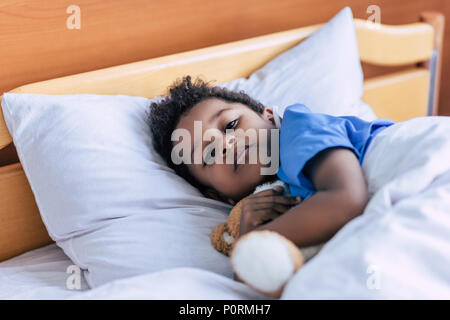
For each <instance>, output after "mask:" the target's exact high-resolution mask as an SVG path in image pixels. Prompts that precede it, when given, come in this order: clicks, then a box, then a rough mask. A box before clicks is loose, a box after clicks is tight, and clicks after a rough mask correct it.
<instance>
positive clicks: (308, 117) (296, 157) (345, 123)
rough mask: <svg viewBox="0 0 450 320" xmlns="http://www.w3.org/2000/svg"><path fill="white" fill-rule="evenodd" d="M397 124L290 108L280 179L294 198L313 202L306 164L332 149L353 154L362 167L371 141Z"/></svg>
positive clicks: (283, 137)
mask: <svg viewBox="0 0 450 320" xmlns="http://www.w3.org/2000/svg"><path fill="white" fill-rule="evenodd" d="M394 123H395V122H394V121H392V120H387V119H376V120H374V121H371V122H368V121H364V120H362V119H360V118H357V117H354V116H343V117H334V116H330V115H327V114H321V113H312V112H311V111H310V110H309V109H308V108H307V107H306V106H304V105H302V104H294V105H291V106H289V107H287V108H286V110H285V112H284V116H283V121H282V123H281V130H280V168H279V169H278V172H277V175H278V177H279V178H280V179H281V180H283V181H284V182H286V183H287V184H288V185H289V189H290V192H291V195H292V196H301V197H302V198H303V199H307V198H309V197H310V196H311V195H313V194H314V193H315V192H316V190H315V188H314V185H313V183H312V182H311V181H310V180H309V179H308V178H307V177H306V176H305V175H304V173H303V172H302V171H303V168H304V166H305V164H306V163H307V162H308V161H309V160H310V159H312V158H313V157H314V156H315V155H317V154H318V153H319V152H321V151H323V150H325V149H329V148H336V147H340V148H347V149H350V150H352V151H353V152H354V153H355V155H356V156H357V157H358V160H359V163H360V164H361V163H362V161H363V158H364V154H365V152H366V150H367V147H368V146H369V144H370V141H371V140H372V139H373V138H374V136H375V135H376V134H377V133H379V132H380V131H381V130H384V129H385V128H387V127H389V126H391V125H393V124H394Z"/></svg>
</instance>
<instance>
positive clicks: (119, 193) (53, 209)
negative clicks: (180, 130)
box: [2, 93, 232, 287]
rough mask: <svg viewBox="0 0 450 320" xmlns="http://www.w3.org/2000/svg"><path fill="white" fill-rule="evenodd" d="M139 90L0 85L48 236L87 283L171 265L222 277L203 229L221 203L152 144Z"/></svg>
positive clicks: (217, 219) (223, 264) (222, 208)
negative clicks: (23, 89)
mask: <svg viewBox="0 0 450 320" xmlns="http://www.w3.org/2000/svg"><path fill="white" fill-rule="evenodd" d="M149 101H150V100H148V99H145V98H141V97H129V96H123V95H117V96H108V95H37V94H13V93H5V94H4V95H3V99H2V107H3V113H4V117H5V121H6V124H7V126H8V129H9V131H10V132H11V134H12V137H13V140H14V144H15V145H16V148H17V152H18V155H19V158H20V161H21V163H22V166H23V168H24V171H25V173H26V176H27V178H28V180H29V182H30V185H31V188H32V190H33V193H34V196H35V198H36V202H37V205H38V207H39V210H40V213H41V216H42V219H43V221H44V223H45V226H46V227H47V230H48V232H49V234H50V236H51V237H52V239H53V240H55V241H56V243H57V244H58V246H60V247H61V248H62V249H63V250H64V252H65V253H66V254H67V255H68V256H69V257H70V258H71V259H72V261H74V262H75V263H76V264H77V265H78V266H80V267H81V268H83V269H86V272H85V276H86V280H87V282H88V284H89V285H90V286H91V287H96V286H99V285H101V284H103V283H106V282H108V281H111V280H114V279H118V278H124V277H128V276H133V275H138V274H142V273H146V272H152V271H159V270H162V269H167V268H173V267H189V266H190V267H197V268H202V269H207V270H210V271H213V272H216V273H219V274H223V275H225V276H228V277H231V276H232V271H231V268H230V266H229V262H228V260H227V259H226V258H225V256H223V255H222V254H220V253H218V252H217V251H215V250H214V249H213V247H212V246H211V244H210V240H209V233H210V232H211V230H212V228H213V227H214V226H216V225H217V224H219V223H222V222H223V221H225V219H226V217H227V213H228V211H229V208H230V207H229V206H228V205H225V204H223V203H221V202H218V201H214V200H210V199H206V198H204V197H203V196H202V195H201V194H200V192H199V191H197V189H195V188H193V187H191V186H190V185H189V184H188V183H186V182H184V180H183V179H182V178H180V177H178V176H177V175H176V174H174V173H173V172H172V170H170V169H169V168H168V167H167V166H166V165H165V164H164V161H163V160H162V159H161V158H160V157H159V156H158V155H157V153H156V152H155V151H153V149H152V143H151V138H150V132H149V128H148V125H147V123H146V121H145V120H146V113H147V112H148V105H149Z"/></svg>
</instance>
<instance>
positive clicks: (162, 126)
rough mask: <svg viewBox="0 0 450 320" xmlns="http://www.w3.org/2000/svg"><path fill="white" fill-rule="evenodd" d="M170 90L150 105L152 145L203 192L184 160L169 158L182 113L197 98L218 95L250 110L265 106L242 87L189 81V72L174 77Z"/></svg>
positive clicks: (259, 109) (258, 111) (256, 110)
mask: <svg viewBox="0 0 450 320" xmlns="http://www.w3.org/2000/svg"><path fill="white" fill-rule="evenodd" d="M168 92H169V94H168V95H167V96H166V97H164V98H163V99H162V100H160V101H159V102H153V103H152V104H151V105H150V110H149V113H148V118H147V123H148V125H149V126H150V131H151V133H152V135H153V147H154V148H155V150H156V151H157V152H158V153H159V154H160V155H161V156H162V158H163V159H164V160H165V161H166V162H167V164H168V166H169V167H170V168H172V169H174V170H175V172H176V173H177V174H178V175H180V176H181V177H183V178H184V179H185V180H187V181H188V182H189V183H191V184H192V185H193V186H194V187H196V188H198V189H199V190H200V191H202V192H204V191H205V190H204V186H203V185H201V184H200V183H199V182H198V181H197V180H196V179H195V178H194V177H193V176H192V175H191V174H190V173H189V171H188V169H187V166H186V165H185V164H184V163H181V164H179V165H177V164H175V163H173V162H172V159H171V152H172V147H173V142H172V140H171V136H172V132H173V131H174V130H175V128H176V126H177V125H178V123H179V121H180V119H181V117H182V116H183V115H184V114H186V113H187V112H188V111H189V110H191V109H192V108H193V107H194V106H195V105H196V104H198V103H199V102H201V101H203V100H205V99H208V98H218V99H222V100H225V101H228V102H238V103H242V104H244V105H246V106H248V107H249V108H251V109H252V110H253V111H255V112H257V113H259V114H262V113H263V111H264V109H265V107H264V105H263V104H262V103H260V102H258V101H257V100H255V99H253V98H251V97H250V96H248V95H247V94H246V93H245V92H244V91H238V92H237V91H231V90H228V89H226V88H222V87H218V86H212V85H210V83H209V82H205V81H203V80H202V79H200V78H199V77H197V79H196V80H195V81H194V82H192V80H191V76H189V75H188V76H185V77H183V78H182V79H181V80H180V79H177V80H176V81H175V82H174V83H173V84H172V86H171V87H169V89H168Z"/></svg>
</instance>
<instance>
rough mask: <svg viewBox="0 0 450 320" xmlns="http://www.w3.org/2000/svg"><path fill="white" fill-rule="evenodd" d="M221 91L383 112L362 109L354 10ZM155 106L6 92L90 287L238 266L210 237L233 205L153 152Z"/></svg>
mask: <svg viewBox="0 0 450 320" xmlns="http://www.w3.org/2000/svg"><path fill="white" fill-rule="evenodd" d="M222 86H225V87H228V88H229V89H232V90H244V91H246V92H247V93H248V94H250V95H251V96H253V97H254V98H256V99H259V100H260V101H261V102H263V103H264V104H265V105H266V106H273V105H275V104H276V105H279V106H280V107H282V108H283V107H286V106H288V105H289V104H293V103H304V104H306V105H308V106H309V107H310V108H311V110H312V111H313V112H326V113H330V114H334V115H340V114H347V115H364V113H366V119H368V118H369V117H371V116H372V115H373V112H371V110H370V107H367V108H364V107H363V106H361V104H360V98H361V96H362V72H361V66H360V63H359V57H358V53H357V47H356V38H355V34H354V27H353V20H352V15H351V11H350V9H349V8H345V9H344V10H342V11H341V12H340V13H339V14H338V15H337V16H336V17H335V18H333V19H332V20H331V21H330V22H329V23H327V24H326V25H325V26H324V27H322V28H321V29H320V30H318V31H317V32H315V33H314V34H313V35H311V36H310V37H309V38H308V39H306V40H304V41H303V42H301V43H300V44H299V45H297V46H296V47H294V48H292V49H290V50H288V51H286V52H285V53H283V54H281V55H280V56H278V57H277V58H275V59H274V60H272V61H271V62H269V63H268V64H267V65H265V66H264V67H263V68H261V69H260V70H258V71H256V72H255V73H254V74H253V75H252V76H251V77H249V78H248V79H237V80H234V81H231V82H229V83H225V84H222ZM156 99H159V98H156ZM150 102H151V100H149V99H146V98H142V97H131V96H124V95H115V96H108V95H89V94H88V95H86V94H81V95H40V94H14V93H5V94H4V95H3V99H2V107H3V113H4V118H5V121H6V124H7V126H8V129H9V131H10V133H11V135H12V137H13V140H14V144H15V146H16V148H17V152H18V155H19V158H20V161H21V163H22V166H23V168H24V171H25V174H26V175H27V178H28V180H29V182H30V185H31V188H32V190H33V193H34V195H35V199H36V202H37V205H38V207H39V210H40V213H41V216H42V219H43V221H44V224H45V225H46V227H47V230H48V231H49V234H50V236H51V237H52V239H53V240H55V241H56V243H57V244H58V246H60V247H61V248H62V249H63V250H64V252H65V253H66V254H67V255H68V256H69V257H70V258H71V259H72V261H73V262H74V263H76V264H77V265H78V266H80V267H81V268H83V269H84V270H85V272H84V275H85V277H86V280H87V282H88V284H89V285H90V286H91V287H96V286H99V285H102V284H104V283H106V282H109V281H112V280H115V279H119V278H125V277H130V276H134V275H138V274H143V273H148V272H154V271H160V270H162V269H169V268H177V267H194V268H201V269H206V270H209V271H212V272H216V273H218V274H222V275H224V276H227V277H231V276H232V271H231V267H230V264H229V261H228V259H227V258H226V257H225V256H223V255H221V254H220V253H218V252H216V251H215V250H214V249H213V247H212V246H211V244H210V240H209V234H210V232H211V230H212V228H213V227H214V226H216V225H217V224H219V223H222V222H224V221H225V220H226V218H227V213H228V212H229V209H230V206H228V205H226V204H224V203H221V202H218V201H215V200H211V199H206V198H204V197H203V196H202V195H201V194H200V192H199V191H198V190H196V189H195V188H193V187H192V186H191V185H189V184H188V183H187V182H186V181H184V180H183V179H182V178H180V177H178V176H177V175H176V174H175V173H174V172H173V171H172V170H171V169H169V168H168V167H167V166H166V165H165V163H164V161H163V160H162V159H161V158H160V156H159V155H158V154H157V153H156V152H155V151H154V150H153V147H152V143H151V137H150V130H149V128H148V126H147V123H146V121H145V120H146V117H147V112H148V106H149V104H150ZM371 114H372V115H371ZM367 115H368V116H367ZM373 117H374V116H373Z"/></svg>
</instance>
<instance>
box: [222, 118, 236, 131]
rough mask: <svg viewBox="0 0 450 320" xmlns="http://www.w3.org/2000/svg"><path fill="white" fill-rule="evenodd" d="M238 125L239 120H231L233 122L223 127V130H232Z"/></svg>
mask: <svg viewBox="0 0 450 320" xmlns="http://www.w3.org/2000/svg"><path fill="white" fill-rule="evenodd" d="M238 123H239V119H236V120H233V121H230V122H228V124H227V125H226V126H225V130H229V129H234V128H236V126H237V125H238Z"/></svg>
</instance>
